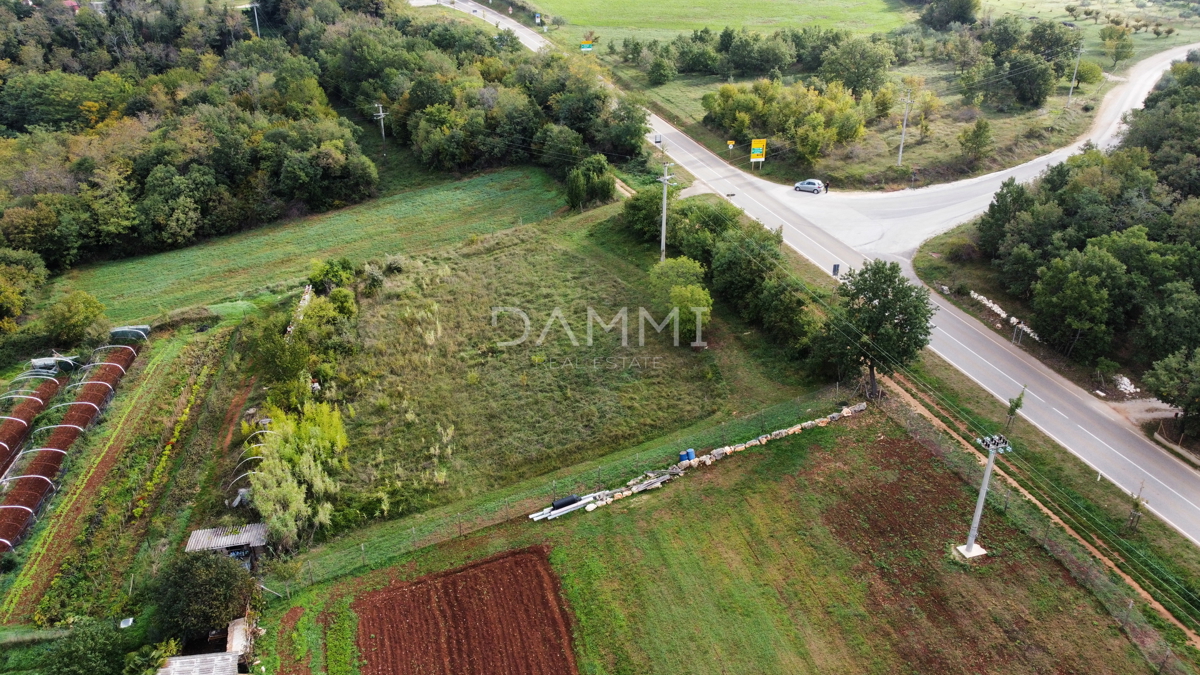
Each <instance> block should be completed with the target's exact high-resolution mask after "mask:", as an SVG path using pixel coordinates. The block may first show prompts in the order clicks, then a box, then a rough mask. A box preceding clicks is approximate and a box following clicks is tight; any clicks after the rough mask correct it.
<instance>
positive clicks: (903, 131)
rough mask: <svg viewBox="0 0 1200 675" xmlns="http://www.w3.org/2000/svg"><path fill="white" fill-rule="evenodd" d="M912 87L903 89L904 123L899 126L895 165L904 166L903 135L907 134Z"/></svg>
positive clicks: (911, 102)
mask: <svg viewBox="0 0 1200 675" xmlns="http://www.w3.org/2000/svg"><path fill="white" fill-rule="evenodd" d="M912 93H913V92H912V89H906V90H904V97H905V98H904V123H903V124H902V125H901V126H900V154H899V155H897V156H896V166H904V137H905V135H907V134H908V113H909V111H910V110H912V104H913V97H912Z"/></svg>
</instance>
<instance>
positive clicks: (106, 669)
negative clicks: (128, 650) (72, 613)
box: [42, 619, 125, 675]
mask: <svg viewBox="0 0 1200 675" xmlns="http://www.w3.org/2000/svg"><path fill="white" fill-rule="evenodd" d="M124 642H125V640H124V636H123V635H122V634H121V633H120V632H118V631H117V628H116V626H114V625H113V624H112V622H111V621H97V620H95V619H85V620H84V621H82V622H80V623H79V624H77V625H76V626H75V627H74V628H73V629H71V632H70V633H69V634H67V636H66V637H64V638H63V639H61V640H59V641H58V642H56V643H54V646H53V647H51V648H50V652H49V653H48V654H47V655H46V658H45V660H44V661H43V662H42V669H43V670H42V672H43V673H45V675H121V664H122V663H123V660H124V657H125V646H124Z"/></svg>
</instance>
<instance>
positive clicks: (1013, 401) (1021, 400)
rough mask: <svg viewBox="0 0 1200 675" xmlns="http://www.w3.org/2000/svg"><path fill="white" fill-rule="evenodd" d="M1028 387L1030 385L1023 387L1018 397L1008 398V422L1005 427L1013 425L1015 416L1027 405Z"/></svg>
mask: <svg viewBox="0 0 1200 675" xmlns="http://www.w3.org/2000/svg"><path fill="white" fill-rule="evenodd" d="M1027 388H1028V386H1023V387H1021V393H1020V394H1017V397H1016V398H1010V399H1008V423H1007V424H1006V425H1005V427H1004V428H1005V429H1008V427H1011V426H1012V422H1013V418H1014V417H1016V416H1017V413H1018V412H1020V410H1021V408H1023V407H1025V390H1026V389H1027Z"/></svg>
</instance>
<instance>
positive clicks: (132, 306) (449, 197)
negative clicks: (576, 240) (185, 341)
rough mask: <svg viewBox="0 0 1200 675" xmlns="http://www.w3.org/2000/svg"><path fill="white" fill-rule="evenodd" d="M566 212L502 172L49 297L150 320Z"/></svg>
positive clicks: (76, 277)
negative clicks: (319, 263)
mask: <svg viewBox="0 0 1200 675" xmlns="http://www.w3.org/2000/svg"><path fill="white" fill-rule="evenodd" d="M560 206H561V197H560V195H559V191H558V185H557V184H556V183H555V182H554V181H553V180H552V179H551V178H550V177H549V176H547V175H546V174H545V173H544V172H542V171H540V170H538V169H532V168H520V169H505V170H499V171H495V172H491V173H487V174H483V175H479V176H475V177H472V178H469V179H466V180H462V181H457V182H453V183H446V184H442V185H436V186H433V187H427V188H422V189H417V190H412V191H408V192H401V193H399V194H396V195H393V196H391V197H386V198H383V199H378V200H375V201H371V202H367V203H365V204H361V205H358V206H354V207H350V208H347V209H343V210H341V211H336V212H333V213H327V214H321V215H316V216H309V217H306V218H300V219H297V220H292V221H287V222H282V223H278V224H275V225H269V226H266V227H261V228H258V229H255V230H251V231H247V232H243V233H240V234H236V235H232V236H229V237H222V238H219V239H213V240H210V241H207V242H203V243H200V244H197V245H195V246H191V247H188V248H186V249H181V250H178V251H169V252H166V253H160V254H156V255H150V256H142V257H138V258H129V259H125V260H117V261H112V262H107V263H101V264H94V265H88V266H85V267H81V268H78V269H74V270H72V271H70V272H68V273H67V274H65V275H64V276H62V277H61V278H59V279H58V280H57V281H56V282H55V286H54V289H53V295H58V294H61V293H66V292H68V291H71V290H84V291H87V292H89V293H91V294H93V295H95V296H96V297H97V298H99V299H100V301H101V302H103V303H104V305H105V307H106V313H107V314H108V316H109V318H110V319H111V320H112V321H114V322H118V323H122V322H129V321H135V320H145V319H149V318H151V317H154V316H158V315H160V314H163V313H164V312H166V311H169V310H171V309H175V308H179V307H187V306H192V305H203V304H209V303H214V302H218V301H220V300H225V299H229V298H233V297H242V296H245V297H252V296H253V295H254V294H255V291H257V290H259V289H262V288H264V287H267V286H271V285H273V284H279V283H281V282H289V281H296V280H299V279H300V278H301V277H304V276H306V275H307V273H308V270H309V267H310V261H311V260H312V259H314V258H321V259H324V258H328V257H337V256H346V257H349V258H350V259H351V260H353V261H355V262H358V263H360V262H363V261H364V260H367V259H370V258H373V257H382V256H383V255H385V254H391V253H418V252H424V251H429V250H432V249H435V248H438V247H441V246H445V245H447V244H450V243H452V242H456V241H461V240H462V239H464V238H465V237H467V236H469V235H471V234H485V233H489V232H493V231H496V230H500V229H504V228H508V227H512V226H514V225H517V224H519V223H522V222H524V223H529V222H534V221H538V220H541V219H543V218H546V217H547V216H549V215H551V214H552V213H554V211H556V210H557V209H558V208H559V207H560Z"/></svg>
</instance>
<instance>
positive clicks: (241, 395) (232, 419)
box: [221, 377, 257, 451]
mask: <svg viewBox="0 0 1200 675" xmlns="http://www.w3.org/2000/svg"><path fill="white" fill-rule="evenodd" d="M256 380H257V378H254V377H252V378H250V381H249V382H247V383H246V387H245V388H244V389H242V390H241V391H240V392H238V394H237V396H234V397H233V400H232V401H230V403H229V410H227V411H225V421H224V422H222V425H221V426H223V427H224V428H225V439H224V441H222V444H221V449H222V450H226V451H228V450H229V446H230V445H232V444H233V433H234V431H237V430H238V424H237V422H238V418H239V417H241V414H242V408H244V407H246V399H248V398H250V392H251V391H252V390H253V389H254V382H255V381H256Z"/></svg>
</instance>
